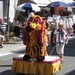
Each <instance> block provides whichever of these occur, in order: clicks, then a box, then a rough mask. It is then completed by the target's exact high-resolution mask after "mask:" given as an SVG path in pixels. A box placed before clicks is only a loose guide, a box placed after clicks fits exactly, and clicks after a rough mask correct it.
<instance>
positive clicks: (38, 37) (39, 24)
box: [23, 15, 47, 61]
mask: <svg viewBox="0 0 75 75" xmlns="http://www.w3.org/2000/svg"><path fill="white" fill-rule="evenodd" d="M46 42H47V36H46V25H45V21H44V20H42V17H40V16H39V15H34V16H32V17H31V18H30V19H29V21H28V22H27V24H26V28H25V30H24V34H23V44H24V45H26V49H25V55H24V57H23V59H24V60H29V59H37V61H43V60H44V59H45V55H46Z"/></svg>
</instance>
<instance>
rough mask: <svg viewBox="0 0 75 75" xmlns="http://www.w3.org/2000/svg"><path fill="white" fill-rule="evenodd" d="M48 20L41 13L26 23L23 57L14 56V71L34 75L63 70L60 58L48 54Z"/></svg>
mask: <svg viewBox="0 0 75 75" xmlns="http://www.w3.org/2000/svg"><path fill="white" fill-rule="evenodd" d="M46 43H47V36H46V21H45V20H43V19H42V17H40V16H39V15H34V16H32V17H31V18H30V19H29V21H28V22H27V24H26V28H25V30H24V34H23V44H24V45H25V46H26V48H25V51H24V56H23V57H14V58H13V63H12V68H11V70H12V71H13V72H17V73H23V74H27V75H30V74H33V75H52V74H54V73H56V72H57V71H59V70H61V63H60V58H59V57H56V56H48V55H47V45H46Z"/></svg>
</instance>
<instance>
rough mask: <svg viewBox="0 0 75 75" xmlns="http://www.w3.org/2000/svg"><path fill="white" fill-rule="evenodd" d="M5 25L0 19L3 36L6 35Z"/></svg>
mask: <svg viewBox="0 0 75 75" xmlns="http://www.w3.org/2000/svg"><path fill="white" fill-rule="evenodd" d="M6 25H7V24H6V23H4V22H3V20H2V19H1V18H0V28H1V29H2V30H3V35H4V36H5V34H6Z"/></svg>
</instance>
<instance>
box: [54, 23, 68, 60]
mask: <svg viewBox="0 0 75 75" xmlns="http://www.w3.org/2000/svg"><path fill="white" fill-rule="evenodd" d="M63 26H64V23H63V22H59V23H58V29H56V30H55V31H54V36H53V43H56V52H57V53H58V54H59V57H60V58H61V61H63V56H64V46H65V44H67V43H68V35H67V32H66V31H65V29H64V28H63Z"/></svg>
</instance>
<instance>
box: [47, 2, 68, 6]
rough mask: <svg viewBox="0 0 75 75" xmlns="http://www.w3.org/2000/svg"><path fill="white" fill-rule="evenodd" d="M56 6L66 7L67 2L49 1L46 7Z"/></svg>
mask: <svg viewBox="0 0 75 75" xmlns="http://www.w3.org/2000/svg"><path fill="white" fill-rule="evenodd" d="M58 6H63V7H67V4H66V3H65V2H62V1H55V2H51V3H50V4H48V5H47V7H58Z"/></svg>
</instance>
